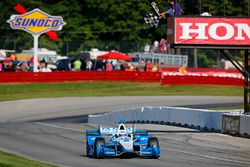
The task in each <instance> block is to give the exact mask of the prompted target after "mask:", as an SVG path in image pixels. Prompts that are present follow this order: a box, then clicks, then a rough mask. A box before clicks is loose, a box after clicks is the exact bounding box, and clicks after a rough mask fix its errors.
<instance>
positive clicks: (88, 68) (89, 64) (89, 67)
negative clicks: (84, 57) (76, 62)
mask: <svg viewBox="0 0 250 167" xmlns="http://www.w3.org/2000/svg"><path fill="white" fill-rule="evenodd" d="M92 67H93V63H92V61H91V60H88V61H87V64H86V70H87V71H91V70H92Z"/></svg>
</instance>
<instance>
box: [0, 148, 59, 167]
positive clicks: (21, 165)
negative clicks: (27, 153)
mask: <svg viewBox="0 0 250 167" xmlns="http://www.w3.org/2000/svg"><path fill="white" fill-rule="evenodd" d="M0 167H56V166H55V165H49V164H46V163H40V162H37V161H33V160H28V159H26V158H22V157H20V156H16V155H14V154H10V153H5V152H2V151H0Z"/></svg>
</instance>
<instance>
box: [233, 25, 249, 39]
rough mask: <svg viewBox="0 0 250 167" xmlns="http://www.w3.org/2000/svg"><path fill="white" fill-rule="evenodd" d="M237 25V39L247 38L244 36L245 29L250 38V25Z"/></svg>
mask: <svg viewBox="0 0 250 167" xmlns="http://www.w3.org/2000/svg"><path fill="white" fill-rule="evenodd" d="M235 26H236V27H238V32H237V33H238V34H237V36H236V37H235V39H236V40H245V39H246V38H245V37H244V36H243V31H244V33H245V34H246V35H247V36H248V38H249V39H250V26H248V25H247V24H235Z"/></svg>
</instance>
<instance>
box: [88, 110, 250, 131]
mask: <svg viewBox="0 0 250 167" xmlns="http://www.w3.org/2000/svg"><path fill="white" fill-rule="evenodd" d="M236 117H237V119H238V120H239V119H240V121H238V120H237V119H235V118H236ZM120 120H125V121H126V122H145V123H146V122H148V123H164V124H171V123H172V124H177V125H183V126H190V127H197V128H201V129H202V128H206V129H208V130H209V129H210V130H217V131H226V132H232V133H240V134H250V116H247V115H242V114H241V111H211V110H202V109H190V108H181V107H150V106H148V107H138V108H132V109H123V110H118V111H113V112H110V113H105V114H100V115H89V116H88V122H89V123H95V124H113V123H116V122H119V121H120ZM235 121H236V122H235ZM237 122H238V123H237ZM236 123H237V124H236ZM235 126H239V127H237V128H236V127H235Z"/></svg>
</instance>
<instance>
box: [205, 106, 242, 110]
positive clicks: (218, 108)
mask: <svg viewBox="0 0 250 167" xmlns="http://www.w3.org/2000/svg"><path fill="white" fill-rule="evenodd" d="M238 109H239V110H240V109H244V106H233V107H231V106H229V107H216V108H209V110H238Z"/></svg>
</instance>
